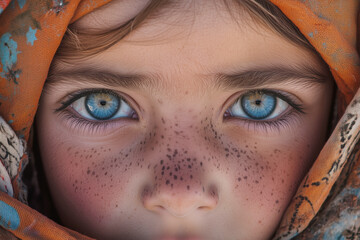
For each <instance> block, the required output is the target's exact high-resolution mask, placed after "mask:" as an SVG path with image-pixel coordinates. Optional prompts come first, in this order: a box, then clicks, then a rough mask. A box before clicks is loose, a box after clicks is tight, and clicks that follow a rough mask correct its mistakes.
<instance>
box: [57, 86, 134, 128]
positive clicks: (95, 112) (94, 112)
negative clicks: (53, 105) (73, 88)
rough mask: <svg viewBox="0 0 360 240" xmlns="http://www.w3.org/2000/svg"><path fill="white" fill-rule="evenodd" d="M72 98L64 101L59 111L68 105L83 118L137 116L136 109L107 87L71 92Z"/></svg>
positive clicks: (96, 119)
mask: <svg viewBox="0 0 360 240" xmlns="http://www.w3.org/2000/svg"><path fill="white" fill-rule="evenodd" d="M70 96H72V97H71V99H69V100H67V101H65V102H63V103H62V105H63V106H62V107H60V108H59V109H57V110H56V112H59V111H61V110H63V109H65V108H67V107H68V106H71V108H72V109H73V110H74V111H75V112H77V113H78V114H79V115H81V116H82V117H83V118H85V119H88V120H95V121H105V120H112V119H117V118H136V116H137V115H136V112H135V110H134V109H133V108H132V107H130V105H129V104H128V103H127V102H126V101H125V100H124V99H123V98H122V97H120V96H119V95H118V94H116V93H115V92H113V91H111V90H107V89H99V90H97V89H94V90H88V91H84V92H80V93H75V94H70Z"/></svg>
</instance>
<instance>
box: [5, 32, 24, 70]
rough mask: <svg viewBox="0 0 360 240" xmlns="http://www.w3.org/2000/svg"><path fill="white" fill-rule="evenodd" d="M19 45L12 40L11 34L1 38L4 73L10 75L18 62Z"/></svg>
mask: <svg viewBox="0 0 360 240" xmlns="http://www.w3.org/2000/svg"><path fill="white" fill-rule="evenodd" d="M17 47H18V45H17V43H16V42H15V41H14V40H12V39H11V34H10V33H5V34H3V35H2V36H1V38H0V59H1V64H2V68H3V72H5V73H8V72H9V70H10V69H11V68H12V66H13V65H14V64H16V62H17V55H18V53H20V52H19V51H17Z"/></svg>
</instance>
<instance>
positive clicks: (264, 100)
mask: <svg viewBox="0 0 360 240" xmlns="http://www.w3.org/2000/svg"><path fill="white" fill-rule="evenodd" d="M290 106H292V107H294V108H295V109H296V110H298V111H299V112H302V109H301V106H299V105H298V104H295V103H293V101H291V100H290V99H289V98H288V97H286V96H283V95H281V94H279V93H277V92H274V91H270V90H253V91H249V92H246V93H245V94H243V95H242V96H240V97H239V98H238V99H237V100H236V101H235V103H234V104H233V105H232V106H231V107H230V108H229V109H228V110H227V111H226V115H227V116H232V117H241V118H245V119H250V120H270V119H274V118H277V117H278V116H280V115H282V114H283V113H284V112H285V111H286V110H287V109H288V108H289V107H290Z"/></svg>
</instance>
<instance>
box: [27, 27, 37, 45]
mask: <svg viewBox="0 0 360 240" xmlns="http://www.w3.org/2000/svg"><path fill="white" fill-rule="evenodd" d="M36 31H37V29H36V28H35V29H32V28H31V27H29V31H28V32H27V33H26V41H27V42H26V43H30V44H31V46H33V45H34V41H35V40H37V38H36V36H35V34H36Z"/></svg>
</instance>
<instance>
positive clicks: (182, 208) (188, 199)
mask: <svg viewBox="0 0 360 240" xmlns="http://www.w3.org/2000/svg"><path fill="white" fill-rule="evenodd" d="M184 187H185V189H184ZM142 200H143V205H144V207H145V208H146V209H147V210H149V211H152V212H155V213H157V214H160V215H171V216H173V217H178V218H182V217H186V216H188V215H191V214H198V213H201V212H207V211H211V210H213V209H215V208H216V206H217V204H218V200H219V197H218V192H217V190H216V188H215V187H214V186H211V187H207V188H205V187H202V186H200V185H197V186H194V184H191V186H190V183H188V185H186V186H183V185H182V184H174V185H173V186H172V187H171V186H168V185H166V184H165V185H162V186H160V187H159V188H157V187H154V188H151V187H146V188H145V189H144V191H143V194H142Z"/></svg>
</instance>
